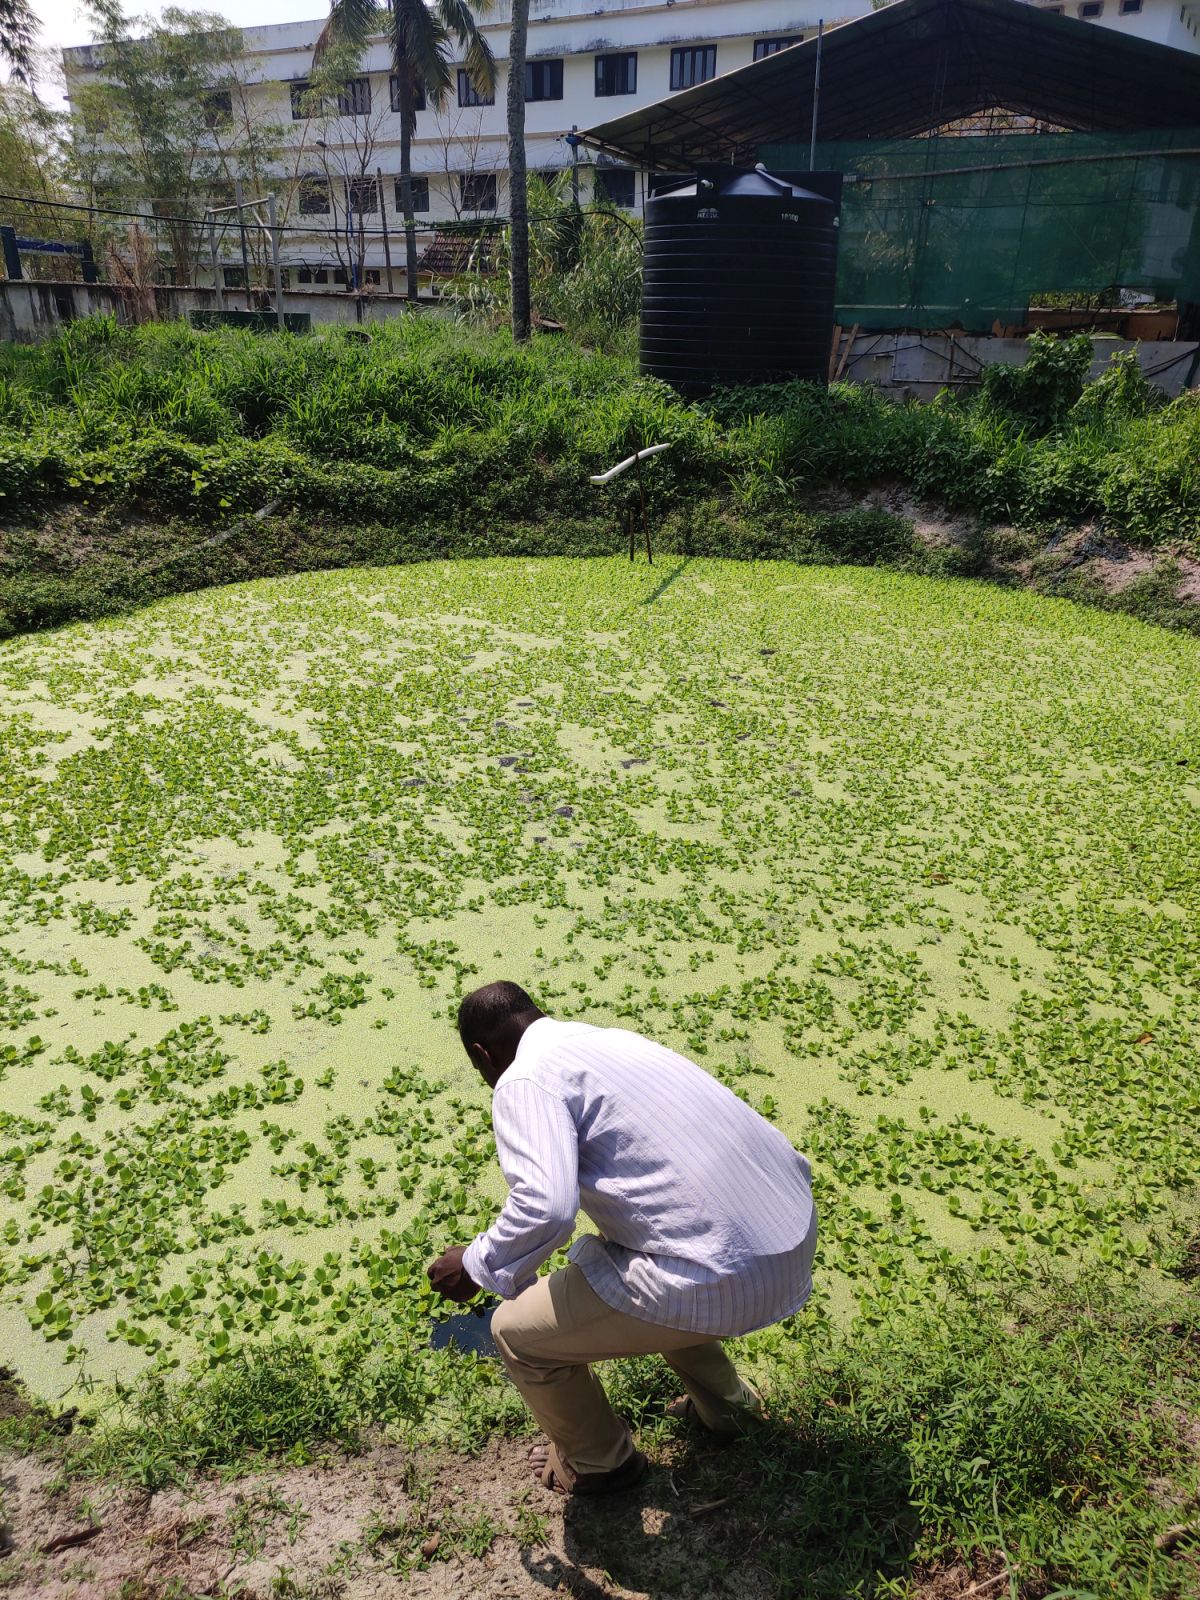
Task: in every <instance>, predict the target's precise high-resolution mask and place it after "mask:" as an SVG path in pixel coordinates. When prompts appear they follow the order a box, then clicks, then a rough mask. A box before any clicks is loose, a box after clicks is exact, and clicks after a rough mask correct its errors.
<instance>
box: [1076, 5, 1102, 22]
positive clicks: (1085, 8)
mask: <svg viewBox="0 0 1200 1600" xmlns="http://www.w3.org/2000/svg"><path fill="white" fill-rule="evenodd" d="M1103 13H1104V0H1083V3H1082V5H1081V6H1080V7H1079V15H1080V16H1081V17H1082V18H1083V20H1084V21H1085V22H1091V21H1092V20H1093V19H1094V18H1095V17H1099V16H1102V15H1103Z"/></svg>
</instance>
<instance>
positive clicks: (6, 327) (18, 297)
mask: <svg viewBox="0 0 1200 1600" xmlns="http://www.w3.org/2000/svg"><path fill="white" fill-rule="evenodd" d="M154 297H155V301H156V304H157V307H158V314H159V316H160V317H162V318H163V319H164V320H169V319H171V318H174V317H186V316H187V314H188V312H189V311H213V310H215V309H216V305H217V297H216V294H215V293H214V292H213V290H212V289H174V288H158V289H156V290H155V291H154ZM225 305H226V308H227V309H229V310H236V311H241V310H243V309H244V308H245V305H246V297H245V295H244V294H243V293H240V292H238V291H234V290H226V293H225ZM407 305H408V302H407V301H406V300H405V299H404V298H403V296H401V295H388V294H369V295H363V296H362V298H361V301H360V300H359V299H358V298H356V297H355V296H354V295H352V294H345V293H341V294H322V293H321V291H320V290H311V289H306V290H303V291H293V292H292V293H286V292H285V294H284V296H283V309H284V310H285V311H307V312H309V313H310V314H311V316H312V319H313V325H314V326H316V325H317V324H320V325H322V326H324V325H326V324H333V325H344V326H348V327H356V326H358V325H359V324H360V323H370V322H381V321H386V320H387V318H389V317H395V316H399V315H400V314H401V313H402V312H403V311H404V310H405V308H406V307H407ZM421 305H422V307H423V309H424V310H425V311H427V312H430V311H431V312H433V313H434V314H437V313H438V311H439V309H440V308H439V307H438V303H437V302H436V301H434V300H424V299H423V300H422V301H421ZM99 312H111V313H112V314H113V315H115V316H116V317H118V318H120V320H121V321H122V322H124V321H127V320H128V313H127V310H126V304H125V301H124V299H123V298H122V296H121V295H120V294H119V293H118V292H117V290H116V289H114V288H113V287H112V286H111V285H110V284H106V283H93V284H86V283H47V282H40V281H38V280H35V279H25V280H23V281H21V282H18V283H10V282H2V281H0V339H6V340H15V341H16V342H18V343H21V344H28V343H31V342H32V341H34V340H37V339H43V338H45V336H46V335H47V334H48V333H53V331H54V330H55V328H57V327H60V326H61V325H62V324H63V323H64V322H70V321H72V320H73V319H74V318H76V317H90V316H95V315H96V314H97V313H99Z"/></svg>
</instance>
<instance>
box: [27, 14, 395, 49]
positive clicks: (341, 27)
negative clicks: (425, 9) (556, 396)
mask: <svg viewBox="0 0 1200 1600" xmlns="http://www.w3.org/2000/svg"><path fill="white" fill-rule="evenodd" d="M5 3H7V0H0V5H2V4H5ZM378 27H379V7H378V5H377V4H376V0H333V4H332V5H331V6H330V8H329V16H328V18H327V19H326V22H325V26H324V27H323V28H322V29H321V31H320V33H319V34H318V35H317V42H316V44H315V45H314V46H313V60H314V62H315V61H319V60H320V59H321V57H322V56H323V55H324V54H325V52H326V50H328V49H329V47H330V46H331V45H333V44H350V45H355V46H357V48H358V49H360V50H361V49H362V48H363V47H364V46H365V45H366V42H367V40H368V39H369V38H370V37H371V35H372V34H373V33H374V32H376V30H377V29H378Z"/></svg>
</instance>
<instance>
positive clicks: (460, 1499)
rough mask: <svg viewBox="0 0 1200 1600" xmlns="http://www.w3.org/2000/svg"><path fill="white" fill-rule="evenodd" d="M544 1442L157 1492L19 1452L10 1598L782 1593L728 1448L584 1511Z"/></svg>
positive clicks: (316, 1599)
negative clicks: (81, 1476) (546, 1468)
mask: <svg viewBox="0 0 1200 1600" xmlns="http://www.w3.org/2000/svg"><path fill="white" fill-rule="evenodd" d="M528 1448H529V1446H528V1442H527V1441H514V1440H507V1439H506V1440H503V1441H498V1442H496V1443H495V1444H494V1445H492V1446H490V1447H489V1448H488V1449H487V1450H486V1451H485V1453H484V1454H483V1455H482V1456H480V1457H478V1458H475V1459H468V1458H464V1457H459V1456H445V1455H443V1456H423V1457H421V1458H420V1461H419V1462H418V1461H416V1460H414V1459H413V1458H411V1457H409V1456H408V1455H406V1453H405V1452H404V1451H403V1450H402V1449H400V1448H399V1447H396V1446H390V1445H378V1446H376V1447H374V1448H372V1449H371V1450H369V1451H368V1452H367V1453H366V1454H364V1455H361V1456H358V1457H346V1456H334V1457H332V1458H331V1459H330V1460H329V1461H328V1462H327V1463H322V1464H316V1465H311V1466H303V1467H284V1468H278V1469H273V1470H270V1471H265V1472H261V1473H257V1474H254V1475H252V1476H248V1477H246V1476H243V1477H238V1478H235V1479H231V1480H228V1481H226V1482H221V1481H220V1480H219V1479H216V1478H205V1479H201V1480H199V1481H197V1482H196V1483H195V1484H193V1485H191V1486H189V1487H188V1488H187V1489H178V1488H172V1489H168V1490H164V1491H162V1492H160V1493H158V1494H153V1495H148V1494H146V1493H144V1492H139V1491H136V1490H129V1489H117V1490H113V1489H108V1490H97V1488H96V1487H95V1486H94V1485H87V1484H80V1483H70V1484H68V1485H66V1486H64V1485H63V1484H62V1483H61V1479H60V1477H59V1471H58V1468H57V1466H56V1465H55V1464H53V1463H50V1462H45V1461H40V1460H37V1459H35V1458H29V1457H25V1458H20V1459H10V1460H7V1461H5V1462H3V1463H0V1491H2V1493H3V1505H4V1511H5V1516H6V1519H7V1523H8V1527H7V1530H6V1536H7V1553H6V1554H5V1555H4V1557H3V1559H2V1560H0V1585H3V1588H4V1593H5V1596H6V1600H67V1597H68V1596H70V1597H71V1600H167V1597H174V1596H179V1597H182V1596H185V1595H187V1596H191V1595H196V1596H199V1595H218V1594H226V1593H235V1592H236V1593H240V1594H241V1595H243V1596H246V1597H247V1600H250V1597H258V1596H261V1597H263V1600H268V1597H273V1600H301V1597H305V1600H335V1597H343V1596H344V1597H345V1600H358V1597H363V1600H365V1597H368V1596H369V1597H375V1596H388V1595H404V1596H406V1597H408V1596H412V1597H414V1600H416V1597H419V1596H427V1597H438V1600H440V1597H443V1596H450V1595H463V1596H465V1595H485V1596H494V1597H495V1600H526V1597H544V1596H546V1595H547V1594H571V1595H575V1596H578V1597H580V1600H600V1597H602V1596H603V1597H612V1600H632V1597H635V1596H638V1597H640V1596H654V1597H655V1600H670V1597H672V1596H680V1597H691V1596H695V1597H699V1596H701V1595H704V1596H710V1595H711V1596H720V1595H726V1594H728V1595H733V1594H736V1595H738V1596H739V1600H758V1597H760V1596H762V1597H766V1596H768V1595H771V1594H773V1593H774V1592H775V1589H774V1586H773V1584H772V1582H771V1579H770V1576H769V1574H768V1573H766V1572H765V1571H764V1570H762V1569H761V1568H760V1567H757V1566H756V1565H755V1562H754V1556H753V1551H752V1550H749V1549H747V1547H746V1539H745V1537H744V1533H745V1527H744V1524H742V1526H741V1528H740V1529H739V1531H738V1532H737V1535H736V1540H735V1539H734V1537H732V1535H733V1527H732V1524H731V1522H730V1519H729V1512H730V1510H731V1509H732V1502H731V1501H730V1500H727V1499H726V1498H725V1496H724V1495H723V1494H722V1489H723V1488H725V1489H726V1491H727V1489H728V1486H727V1485H725V1484H723V1483H722V1474H721V1468H720V1455H719V1453H718V1452H715V1451H709V1452H701V1451H688V1452H685V1459H683V1460H681V1461H679V1462H678V1463H674V1462H672V1460H670V1459H667V1460H664V1461H663V1462H661V1463H660V1465H658V1466H657V1467H656V1469H655V1470H654V1471H653V1472H652V1473H651V1475H650V1478H649V1479H648V1480H647V1483H646V1484H645V1486H644V1492H639V1494H637V1495H634V1496H631V1497H628V1498H624V1499H622V1500H621V1501H619V1502H618V1501H611V1502H608V1503H607V1504H599V1503H592V1504H587V1503H584V1502H579V1503H574V1502H572V1503H571V1504H569V1505H568V1504H566V1503H565V1502H564V1501H563V1500H562V1499H561V1498H559V1497H558V1496H556V1495H553V1494H550V1493H549V1492H547V1491H546V1490H544V1489H541V1488H540V1487H539V1486H537V1485H536V1484H534V1483H533V1482H532V1480H531V1479H529V1478H528V1477H527V1476H526V1468H525V1457H526V1454H527V1452H528ZM748 1487H749V1486H748V1485H743V1486H742V1488H748ZM738 1493H739V1489H738V1487H737V1486H735V1498H736V1497H737V1495H738ZM738 1520H739V1522H740V1519H738ZM0 1537H3V1536H0ZM735 1544H736V1548H735V1547H734V1546H735ZM4 1549H5V1546H4V1545H3V1544H0V1551H3V1550H4Z"/></svg>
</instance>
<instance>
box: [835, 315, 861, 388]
mask: <svg viewBox="0 0 1200 1600" xmlns="http://www.w3.org/2000/svg"><path fill="white" fill-rule="evenodd" d="M861 332H862V324H861V323H860V322H856V323H855V324H854V326H853V327H852V328H851V329H850V337H849V338H848V339H847V340H846V348H845V349H844V350H843V351H842V359H841V360H840V361H839V362H838V364H837V371H836V372H835V373H834V375H833V381H834V382H835V383H836V382H837V380H838V379H839V378H840V377H841V375H842V373H843V372H845V370H846V363H847V361H849V359H850V352H851V350H853V349H854V341H855V340H856V339H857V338H858V336H859V334H860V333H861Z"/></svg>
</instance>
